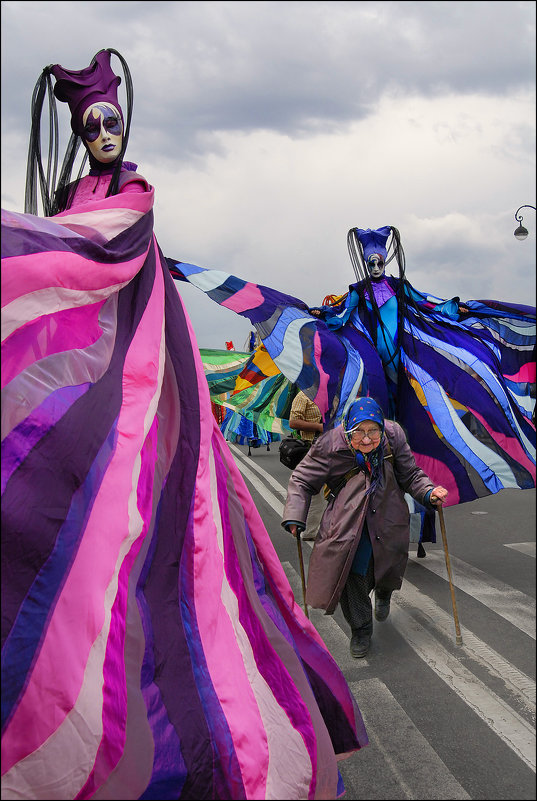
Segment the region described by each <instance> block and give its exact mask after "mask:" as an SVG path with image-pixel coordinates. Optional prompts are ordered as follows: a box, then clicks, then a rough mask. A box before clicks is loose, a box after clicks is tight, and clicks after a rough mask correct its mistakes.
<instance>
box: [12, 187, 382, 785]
mask: <svg viewBox="0 0 537 801" xmlns="http://www.w3.org/2000/svg"><path fill="white" fill-rule="evenodd" d="M152 209H153V192H152V190H150V191H147V192H141V193H139V194H119V195H115V196H112V197H109V198H106V199H102V200H96V201H94V202H91V203H89V204H88V205H86V206H83V207H77V208H74V209H71V210H68V211H66V212H63V213H62V214H60V215H57V216H56V217H50V218H47V219H42V218H39V217H34V216H32V215H24V214H16V213H12V212H3V213H2V798H4V799H14V798H27V799H31V798H34V799H85V798H106V799H114V798H117V799H120V798H121V799H152V798H153V799H172V798H173V799H231V798H232V799H242V798H244V799H268V798H271V799H283V798H286V799H299V798H300V799H317V798H319V799H321V798H335V797H337V796H339V795H340V794H341V792H342V786H341V779H340V776H339V772H338V767H337V764H338V760H339V759H342V758H344V757H345V756H348V755H349V754H351V753H352V752H355V751H357V750H358V749H359V748H361V747H362V746H364V745H366V744H367V736H366V733H365V729H364V726H363V722H362V719H361V716H360V712H359V709H358V707H357V705H356V703H355V701H354V699H353V696H352V694H351V692H350V690H349V688H348V686H347V684H346V682H345V680H344V677H343V675H342V674H341V672H340V670H339V669H338V667H337V665H336V663H335V662H334V660H333V658H332V656H331V655H330V653H329V652H328V650H327V648H326V646H325V645H324V643H323V642H322V640H321V638H320V637H319V635H318V634H317V632H316V630H315V628H314V627H313V625H312V624H311V623H310V621H309V620H308V619H307V618H306V617H305V615H304V613H303V611H302V609H301V607H300V605H299V603H297V602H296V601H295V599H294V597H293V593H292V591H291V588H290V586H289V583H288V581H287V579H286V577H285V574H284V572H283V569H282V567H281V565H280V562H279V560H278V558H277V555H276V553H275V551H274V548H273V546H272V544H271V541H270V539H269V536H268V534H267V532H266V529H265V528H264V525H263V522H262V520H261V518H260V516H259V514H258V512H257V510H256V508H255V506H254V503H253V501H252V499H251V497H250V495H249V493H248V491H247V489H246V486H245V484H244V481H243V479H242V477H241V475H240V473H239V471H238V469H237V468H236V466H235V464H234V461H233V459H232V457H231V455H230V452H229V449H228V446H227V445H226V443H225V441H224V439H223V437H222V435H221V433H220V431H219V430H218V426H217V424H216V421H215V419H214V416H213V414H212V412H211V403H210V397H209V390H208V384H207V380H206V378H205V375H204V370H203V365H202V362H201V359H200V354H199V351H198V349H197V346H196V342H195V337H194V334H193V332H192V329H191V325H190V323H189V320H188V318H187V316H186V314H185V311H184V309H183V305H182V302H181V300H180V296H179V294H178V292H177V288H176V285H175V283H174V281H173V280H172V277H171V276H170V272H169V269H168V266H167V264H166V261H165V260H164V258H163V256H162V254H161V252H160V250H159V247H158V245H157V242H156V240H155V237H154V234H153V211H152Z"/></svg>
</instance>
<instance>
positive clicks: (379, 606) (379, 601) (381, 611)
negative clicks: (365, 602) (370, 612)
mask: <svg viewBox="0 0 537 801" xmlns="http://www.w3.org/2000/svg"><path fill="white" fill-rule="evenodd" d="M391 597H392V594H391V593H390V594H389V595H385V596H384V597H383V596H382V595H381V596H379V594H378V593H375V620H378V621H379V623H382V621H383V620H386V618H387V617H388V615H389V614H390V600H391Z"/></svg>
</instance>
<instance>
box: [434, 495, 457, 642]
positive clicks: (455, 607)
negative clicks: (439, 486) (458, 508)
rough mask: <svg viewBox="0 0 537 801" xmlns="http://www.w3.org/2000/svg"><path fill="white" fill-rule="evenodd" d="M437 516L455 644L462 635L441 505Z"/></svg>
mask: <svg viewBox="0 0 537 801" xmlns="http://www.w3.org/2000/svg"><path fill="white" fill-rule="evenodd" d="M436 511H437V512H438V517H439V518H440V531H441V532H442V543H443V545H444V556H445V558H446V568H447V574H448V579H449V587H450V590H451V604H452V606H453V620H454V621H455V642H456V643H457V645H462V635H461V629H460V626H459V615H458V614H457V604H456V602H455V590H454V588H453V582H452V580H451V565H450V563H449V553H448V547H447V537H446V526H445V523H444V510H443V509H442V505H440V506H438V507H437V510H436Z"/></svg>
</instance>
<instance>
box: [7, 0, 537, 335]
mask: <svg viewBox="0 0 537 801" xmlns="http://www.w3.org/2000/svg"><path fill="white" fill-rule="evenodd" d="M535 8H536V6H535V3H534V2H533V0H532V1H531V2H493V3H490V2H417V3H414V2H337V0H336V1H335V0H331V1H330V2H282V1H281V0H279V1H278V2H243V1H241V2H198V1H196V2H155V0H153V2H116V3H113V2H69V3H65V2H9V1H7V2H2V4H1V9H2V19H1V22H2V26H1V35H2V52H1V56H2V75H1V78H2V96H1V102H2V206H3V207H4V208H7V209H10V210H14V211H22V210H23V208H24V182H25V173H26V155H27V147H28V135H29V127H30V103H31V96H32V91H33V88H34V85H35V83H36V81H37V79H38V77H39V74H40V72H41V70H42V68H43V67H44V66H46V65H47V64H51V63H60V64H61V65H62V66H64V67H66V68H68V69H82V68H83V67H86V66H87V65H88V64H89V62H90V60H91V58H92V56H93V55H94V54H95V53H96V52H97V51H99V50H101V49H102V48H106V47H112V48H115V49H116V50H118V51H119V52H120V53H121V54H122V55H123V56H124V58H125V59H126V60H127V62H128V64H129V68H130V70H131V73H132V78H133V84H134V117H133V122H132V128H131V135H130V140H129V148H128V151H127V159H128V160H130V161H134V162H136V163H137V164H138V167H139V172H141V173H142V174H143V175H144V176H145V177H146V178H147V179H148V181H149V182H150V183H151V184H152V185H153V186H154V187H155V195H156V206H155V231H156V234H157V238H158V240H159V243H160V246H161V248H162V250H163V252H164V254H165V255H166V256H170V257H173V258H176V259H178V260H181V261H187V262H193V263H194V264H199V265H201V266H204V267H210V268H214V269H219V270H223V271H226V272H230V273H232V274H234V275H237V276H239V277H240V278H243V279H245V280H249V281H255V282H257V283H262V284H266V285H268V286H271V287H274V288H275V289H279V290H282V291H285V292H288V293H289V294H292V295H295V296H297V297H299V298H301V299H303V300H305V301H306V303H308V304H310V305H318V304H320V303H321V302H322V299H323V298H324V297H325V295H327V294H341V293H342V292H344V291H345V290H346V288H347V286H348V284H349V283H352V282H353V281H354V272H353V269H352V265H351V261H350V258H349V256H348V252H347V244H346V239H347V231H348V230H349V228H353V227H359V228H379V227H381V226H384V225H393V226H395V227H397V228H398V229H399V231H400V233H401V240H402V244H403V247H404V250H405V255H406V271H407V278H408V279H409V280H410V282H411V283H412V285H413V286H414V287H416V288H417V289H419V290H421V291H426V292H430V293H432V294H434V295H437V296H440V297H442V298H448V297H452V296H454V295H458V296H460V297H461V298H462V299H467V300H468V299H481V298H485V299H488V298H492V299H497V300H504V301H511V302H515V303H524V304H530V305H535V234H536V228H537V223H536V219H535V211H534V210H533V209H531V208H530V209H523V210H522V214H523V215H524V224H525V226H526V227H527V228H528V230H529V232H530V235H529V237H528V239H527V240H526V241H524V242H518V241H517V240H516V239H515V238H514V236H513V231H514V229H515V227H516V225H517V223H516V222H515V219H514V214H515V211H516V210H517V209H518V207H519V206H521V205H523V204H530V205H532V206H535V205H536V202H535V200H536V197H535ZM112 66H113V67H114V68H115V70H116V72H117V73H118V74H122V73H121V67H120V64H119V62H118V61H117V59H115V58H113V59H112ZM121 91H122V89H120V92H121ZM120 99H121V95H120ZM58 106H59V110H60V111H61V112H62V115H63V116H61V117H60V122H61V127H62V128H63V129H64V131H66V130H68V116H67V107H66V106H65V104H58ZM392 264H394V263H392ZM391 267H392V265H391V264H390V265H388V269H387V272H388V273H389V274H390V273H391V271H392V270H391ZM396 272H397V271H396V268H394V274H396ZM178 286H179V291H180V293H181V295H182V297H183V298H184V300H185V303H186V306H187V309H188V311H189V314H190V316H191V319H192V323H193V327H194V330H195V332H196V335H197V338H198V345H199V346H200V347H209V348H224V347H225V342H226V341H227V340H230V339H232V340H233V341H234V344H235V347H236V348H237V349H238V350H239V349H242V348H243V346H244V344H245V342H246V340H247V336H248V332H249V330H250V324H249V323H248V321H246V320H244V319H243V318H241V317H239V316H238V315H236V314H235V313H233V312H231V311H229V310H227V309H222V308H220V307H219V306H217V304H215V303H214V302H212V301H210V300H208V299H207V298H205V296H204V295H203V294H202V293H201V292H200V291H199V290H196V289H194V288H193V287H190V286H184V285H182V284H179V285H178Z"/></svg>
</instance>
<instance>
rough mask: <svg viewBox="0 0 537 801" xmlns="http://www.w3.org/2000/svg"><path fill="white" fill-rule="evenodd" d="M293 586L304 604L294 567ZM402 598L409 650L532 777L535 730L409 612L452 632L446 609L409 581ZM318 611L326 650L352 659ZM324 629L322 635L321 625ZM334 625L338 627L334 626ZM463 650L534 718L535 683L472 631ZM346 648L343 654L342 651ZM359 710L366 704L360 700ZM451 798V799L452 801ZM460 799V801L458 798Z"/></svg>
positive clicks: (396, 605) (396, 616)
mask: <svg viewBox="0 0 537 801" xmlns="http://www.w3.org/2000/svg"><path fill="white" fill-rule="evenodd" d="M284 569H285V572H286V575H287V577H288V579H289V583H290V584H291V587H292V589H293V592H294V593H295V597H297V598H300V594H298V593H299V592H301V590H300V587H301V584H300V578H299V576H298V574H297V573H296V571H294V569H293V567H292V565H291V564H290V563H288V562H287V563H285V566H284ZM403 589H404V590H405V592H404V598H403V597H399V596H403V592H401V593H395V594H394V595H393V596H392V610H391V614H390V617H389V618H388V621H390V622H391V624H392V625H395V627H396V629H397V631H398V632H399V634H401V636H402V637H403V638H404V639H405V641H406V642H407V643H408V644H409V645H410V647H411V648H412V649H413V650H414V652H415V653H416V654H417V655H418V656H419V657H420V659H422V660H423V661H424V662H425V663H426V664H427V665H428V666H429V667H430V668H431V670H433V671H434V672H435V673H436V674H437V675H438V676H439V677H440V678H441V679H442V680H443V681H444V682H445V683H446V684H447V685H448V687H450V688H451V690H453V691H454V692H455V693H456V694H457V695H458V696H459V698H461V699H462V700H463V701H464V702H465V703H466V704H467V705H468V706H469V707H470V708H471V709H472V710H473V711H474V712H475V713H476V714H477V715H478V717H480V718H481V720H483V721H484V722H485V723H486V724H487V725H488V726H489V727H490V728H491V729H492V730H493V731H494V732H495V734H497V735H498V736H499V737H500V738H501V739H502V741H503V742H505V743H506V745H508V746H509V747H510V748H511V749H512V750H513V751H514V752H515V753H516V754H517V756H519V757H520V759H522V760H523V761H524V762H525V763H526V764H527V765H528V766H529V767H530V768H531V769H532V770H533V771H535V729H534V727H533V726H532V725H531V724H530V723H528V721H526V720H525V719H524V718H523V717H522V716H521V715H520V714H518V712H516V711H515V710H514V709H512V708H511V707H510V706H509V704H507V703H506V702H505V701H504V700H502V699H501V698H500V697H499V696H498V695H497V694H496V693H495V692H494V691H493V690H490V689H489V688H488V687H487V686H486V685H485V684H484V683H483V682H482V681H480V680H479V679H478V678H477V677H476V676H475V675H474V674H473V673H472V672H471V671H469V670H468V669H467V668H466V667H464V666H463V665H462V663H461V662H460V659H459V658H458V657H457V656H453V655H452V654H451V653H450V652H449V651H448V650H447V649H446V648H444V647H443V646H442V645H441V644H440V643H439V642H438V641H437V640H436V638H435V637H434V636H433V634H431V633H430V632H429V631H428V630H427V629H426V628H425V627H424V626H423V625H421V623H419V622H418V621H417V620H416V617H415V615H413V614H411V612H410V611H409V609H410V607H412V609H413V610H414V611H417V612H419V613H420V614H423V613H427V614H428V616H429V617H430V618H431V619H432V621H433V623H434V624H435V627H436V625H438V627H439V629H440V630H441V631H445V630H447V629H449V622H450V616H449V615H448V614H447V613H446V612H444V610H443V609H441V608H440V607H438V606H437V604H435V603H434V601H432V600H430V599H427V598H426V596H423V594H422V593H420V592H419V590H418V589H417V588H416V587H414V586H413V585H412V584H410V582H407V581H405V582H404V584H403ZM318 611H319V610H310V619H311V621H312V623H313V624H314V626H315V627H316V628H317V631H319V634H320V635H321V637H322V638H323V640H324V642H325V643H326V646H327V648H328V649H329V650H330V651H332V650H333V649H334V646H335V647H336V648H337V653H338V654H340V653H344V654H348V653H349V649H348V638H347V637H346V636H345V635H344V634H343V636H344V640H345V642H344V643H342V641H341V635H337V634H335V633H334V632H333V627H334V626H335V627H336V628H337V629H339V630H340V631H341V629H340V627H339V625H338V624H337V622H336V621H335V620H333V619H332V618H331V617H329V619H330V620H331V624H328V626H327V624H326V623H324V624H323V623H322V622H323V621H326V619H327V617H328V616H326V615H323V614H321V615H320V616H315V614H312V613H316V612H318ZM319 622H321V625H324V628H323V629H322V630H321V629H320V628H318V625H317V624H318V623H319ZM332 624H333V625H332ZM463 631H464V633H463V643H464V644H463V646H458V647H457V651H458V652H459V648H460V653H464V654H465V655H466V656H470V657H471V658H473V659H475V660H476V661H479V662H480V663H481V664H483V665H484V666H485V667H486V668H487V669H488V670H489V672H491V673H494V674H495V675H496V677H499V678H501V680H502V681H503V682H504V684H505V686H506V687H507V688H508V689H509V690H510V691H511V693H512V694H514V695H516V698H517V699H518V700H519V701H520V700H521V699H522V701H523V703H524V706H525V707H526V709H527V710H529V711H530V713H531V711H532V709H533V714H534V712H535V710H534V707H533V708H532V697H533V698H534V697H535V683H534V682H532V681H531V679H529V678H528V677H527V676H525V675H524V674H523V673H521V672H520V671H518V670H516V668H514V667H513V666H512V665H511V664H510V663H509V662H507V660H504V659H503V658H502V657H501V656H500V655H499V654H496V652H494V651H493V650H492V649H491V648H488V646H487V645H486V644H485V643H482V642H481V640H479V638H478V637H475V635H473V634H472V633H471V632H469V631H468V630H465V629H464V630H463ZM342 633H343V632H342ZM342 645H343V648H342ZM357 663H358V666H359V665H360V663H362V664H364V663H365V664H368V662H367V660H365V659H359V660H358V659H353V658H352V657H350V655H349V657H348V658H346V659H345V663H344V664H342V663H341V661H339V662H338V664H339V665H340V667H341V669H342V670H343V671H344V672H345V670H346V669H348V667H349V666H351V667H356V666H357ZM355 697H356V698H357V700H358V705H359V706H360V709H361V708H362V707H361V702H360V701H359V699H358V696H356V694H355ZM448 797H449V796H446V798H448ZM456 797H459V796H456Z"/></svg>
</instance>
